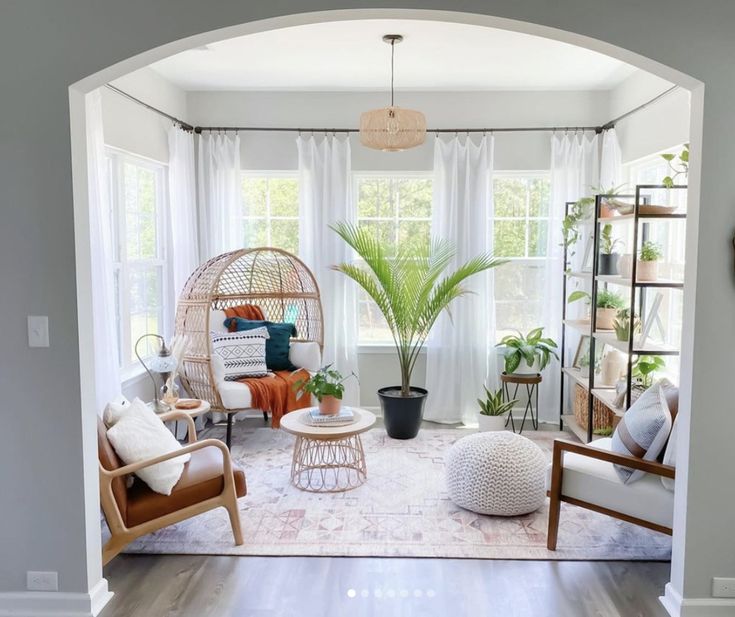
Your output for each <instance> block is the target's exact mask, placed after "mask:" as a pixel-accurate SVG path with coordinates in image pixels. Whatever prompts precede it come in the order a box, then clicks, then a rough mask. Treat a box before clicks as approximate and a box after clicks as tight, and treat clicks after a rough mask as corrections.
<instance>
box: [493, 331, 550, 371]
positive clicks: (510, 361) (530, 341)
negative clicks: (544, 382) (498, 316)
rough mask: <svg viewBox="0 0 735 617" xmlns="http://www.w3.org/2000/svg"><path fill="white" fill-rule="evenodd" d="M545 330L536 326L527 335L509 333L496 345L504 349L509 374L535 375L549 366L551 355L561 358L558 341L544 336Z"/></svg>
mask: <svg viewBox="0 0 735 617" xmlns="http://www.w3.org/2000/svg"><path fill="white" fill-rule="evenodd" d="M543 332H544V329H543V328H534V329H533V330H531V331H530V332H529V333H528V334H526V336H523V335H522V334H521V333H520V332H519V333H518V336H516V335H514V334H509V335H508V336H504V337H503V338H502V339H501V341H500V342H499V343H498V344H497V345H496V347H498V348H500V349H501V350H502V354H503V357H504V358H505V372H506V373H507V374H508V375H535V374H536V373H540V372H541V371H543V370H544V369H545V368H546V367H547V366H548V364H549V362H551V356H554V357H555V358H556V359H557V360H558V359H559V356H558V355H557V353H556V351H555V349H556V347H557V345H556V342H555V341H553V340H552V339H550V338H543V336H542V335H543Z"/></svg>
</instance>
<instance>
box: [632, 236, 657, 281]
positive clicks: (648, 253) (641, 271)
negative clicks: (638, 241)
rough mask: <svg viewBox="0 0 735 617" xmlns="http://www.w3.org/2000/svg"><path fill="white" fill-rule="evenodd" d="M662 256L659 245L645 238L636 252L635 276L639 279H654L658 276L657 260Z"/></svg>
mask: <svg viewBox="0 0 735 617" xmlns="http://www.w3.org/2000/svg"><path fill="white" fill-rule="evenodd" d="M661 257H663V252H662V251H661V247H660V246H659V245H658V244H656V243H655V242H651V241H650V240H647V241H646V242H644V243H643V245H642V246H641V250H640V252H639V253H638V264H637V267H636V278H637V279H638V280H639V281H655V280H656V279H657V278H658V262H659V260H660V259H661Z"/></svg>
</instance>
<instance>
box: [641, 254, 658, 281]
mask: <svg viewBox="0 0 735 617" xmlns="http://www.w3.org/2000/svg"><path fill="white" fill-rule="evenodd" d="M636 278H637V279H638V280H639V281H655V280H656V279H657V278H658V262H657V261H641V260H640V259H639V260H638V264H637V266H636Z"/></svg>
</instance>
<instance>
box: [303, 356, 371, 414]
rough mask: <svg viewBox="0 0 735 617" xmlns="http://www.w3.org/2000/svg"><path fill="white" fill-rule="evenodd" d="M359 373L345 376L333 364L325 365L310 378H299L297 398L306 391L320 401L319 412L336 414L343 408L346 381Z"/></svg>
mask: <svg viewBox="0 0 735 617" xmlns="http://www.w3.org/2000/svg"><path fill="white" fill-rule="evenodd" d="M350 377H354V378H355V379H357V375H355V374H354V373H350V374H349V375H347V377H343V376H342V373H340V372H339V371H338V370H336V369H333V368H332V365H331V364H327V366H323V367H322V368H320V369H319V370H318V371H317V372H316V373H314V375H312V376H311V377H310V378H309V379H307V380H306V381H304V380H303V379H299V380H298V381H297V382H296V383H295V384H294V390H295V391H296V398H301V396H303V394H304V393H307V394H311V395H312V396H314V398H316V400H317V401H318V402H319V413H320V414H321V415H323V416H336V415H337V414H338V413H339V410H340V409H341V408H342V396H343V395H344V392H345V385H344V384H345V381H347V380H348V379H349V378H350Z"/></svg>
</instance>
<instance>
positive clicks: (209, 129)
mask: <svg viewBox="0 0 735 617" xmlns="http://www.w3.org/2000/svg"><path fill="white" fill-rule="evenodd" d="M602 130H603V129H602V127H601V126H539V127H528V126H525V127H494V128H463V129H426V132H427V133H531V132H557V131H558V132H562V131H563V132H565V133H575V132H579V131H594V132H595V133H601V132H602ZM228 131H230V132H233V131H234V132H235V133H237V132H239V131H243V132H247V131H250V132H256V131H260V132H264V133H269V132H288V133H359V132H360V129H338V128H298V127H283V126H195V127H194V132H195V133H204V132H206V133H226V132H228Z"/></svg>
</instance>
